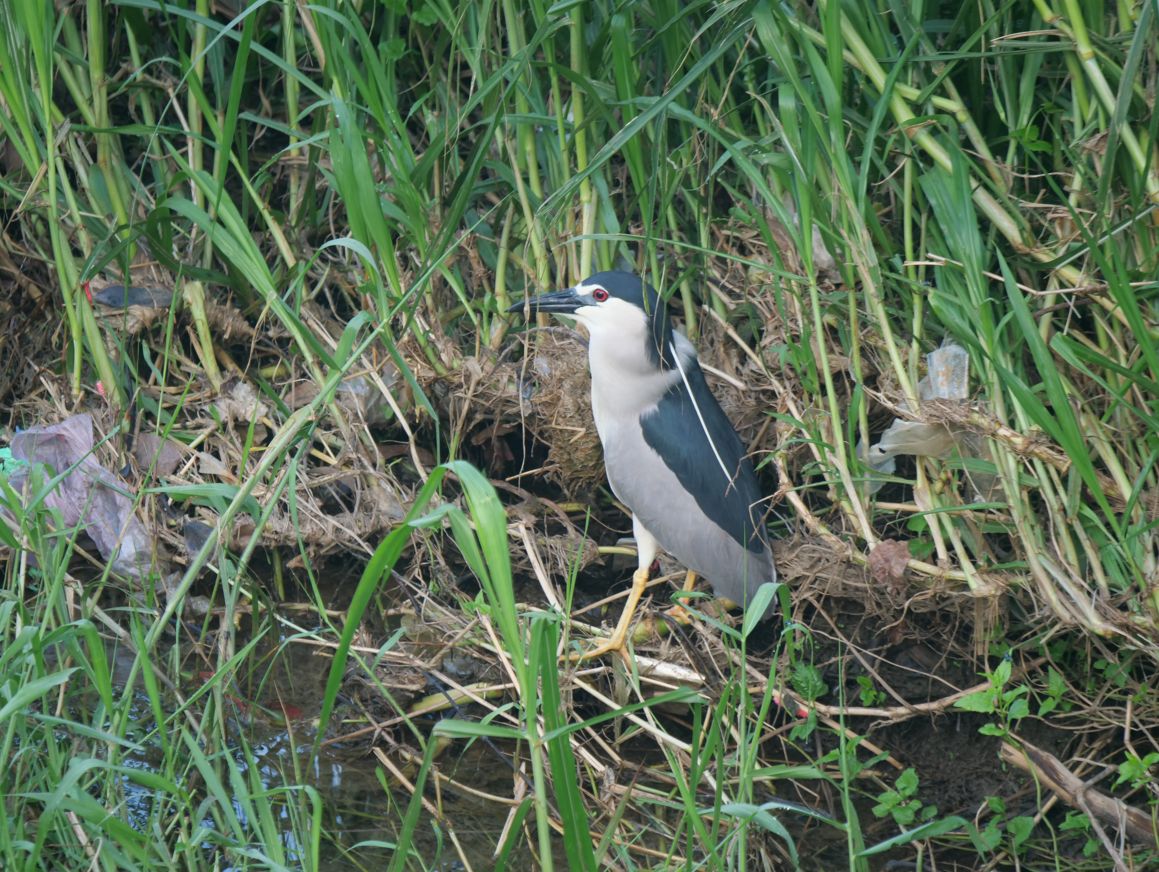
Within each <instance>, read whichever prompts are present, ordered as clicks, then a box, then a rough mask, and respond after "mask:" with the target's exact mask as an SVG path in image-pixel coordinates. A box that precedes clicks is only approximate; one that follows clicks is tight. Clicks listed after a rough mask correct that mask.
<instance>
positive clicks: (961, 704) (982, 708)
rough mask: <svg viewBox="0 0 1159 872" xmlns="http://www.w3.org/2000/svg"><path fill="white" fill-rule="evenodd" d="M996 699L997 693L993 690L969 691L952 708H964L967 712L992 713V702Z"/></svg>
mask: <svg viewBox="0 0 1159 872" xmlns="http://www.w3.org/2000/svg"><path fill="white" fill-rule="evenodd" d="M996 701H997V694H995V692H994V691H993V690H979V691H978V692H977V693H971V694H968V695H966V696H964V697H962V698H961V699H960V700H958V701H957V702H956V703H954V708H960V709H964V710H966V711H968V712H984V713H987V714H989V713H992V712H993V711H994V703H995V702H996Z"/></svg>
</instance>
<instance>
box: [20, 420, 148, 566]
mask: <svg viewBox="0 0 1159 872" xmlns="http://www.w3.org/2000/svg"><path fill="white" fill-rule="evenodd" d="M11 447H12V456H13V458H15V459H17V460H23V461H26V462H27V463H28V464H29V466H31V465H32V464H36V463H46V464H48V465H49V466H50V467H52V469H53V471H54V472H55V473H56V474H57V475H60V474H61V473H64V472H65V471H66V470H68V474H67V475H65V476H64V478H63V479H62V480H61V481H60V482H58V483H57V485H56V487H55V488H54V489H53V490H52V492H51V493H50V494H48V496H47V497H46V498H45V500H44V502H45V505H46V506H47V507H48V508H50V509H51V508H55V509H59V510H60V513H61V515H62V516H63V518H64V526H65V528H66V529H69V528H72V527H76V526H78V525H79V526H80V528H81V529H82V530H83V531H84V532H85V533H87V534H88V535H89V538H91V539H92V540H93V542H95V543H96V546H97V549H98V550H99V551H100V552H101V557H103V558H104V559H105V561H106V562H107V563H109V565H110V566H111V568H112V570H113V572H116V573H117V574H119V575H127V576H130V577H133V578H138V579H140V578H144V577H145V575H146V574H147V573H148V571H149V568H150V566H151V565H152V564H153V537H152V536H150V535H149V532H148V530H146V529H145V525H144V524H142V523H141V522H140V520H138V519H137V516H136V514H135V513H134V512H133V502H132V500H131V499H130V498H129V496H128V494H127V493H126V491H125V487H124V485H123V484H122V483H121V482H119V481H118V480H117V477H116V476H115V475H113V473H111V472H109V471H108V470H107V469H105V468H104V467H102V466H101V465H100V464H99V463H97V462H96V460H94V459H93V457H92V450H93V421H92V418H91V417H90V416H89V415H74V416H73V417H71V418H69V419H67V420H65V421H62V422H61V423H59V424H54V425H52V426H51V427H39V426H37V427H29V428H28V429H27V430H23V431H21V432H19V433H17V434H16V435H15V436H14V437H13V438H12V446H11ZM29 474H30V470H29V469H28V468H24V469H20V470H18V471H17V473H16V474H15V475H14V476H13V477H12V478H11V479H10V480H9V484H11V485H12V487H13V489H14V490H16V491H17V492H18V493H23V492H24V489H25V485H26V484H27V482H28V477H29Z"/></svg>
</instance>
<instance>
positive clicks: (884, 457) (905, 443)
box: [857, 339, 997, 501]
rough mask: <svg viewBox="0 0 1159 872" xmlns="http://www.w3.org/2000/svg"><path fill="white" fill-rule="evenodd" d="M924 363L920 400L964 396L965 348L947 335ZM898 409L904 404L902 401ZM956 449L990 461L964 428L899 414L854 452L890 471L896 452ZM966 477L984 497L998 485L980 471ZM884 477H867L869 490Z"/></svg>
mask: <svg viewBox="0 0 1159 872" xmlns="http://www.w3.org/2000/svg"><path fill="white" fill-rule="evenodd" d="M926 365H927V368H928V370H929V374H928V375H927V376H926V377H925V378H923V379H922V380H921V381H920V382H918V400H919V401H925V400H935V399H939V400H954V401H964V400H966V399H968V398H969V396H970V353H969V352H968V351H966V349H964V348H962V347H961V346H960V345H957V344H955V343H954V342H953V340H950V339H947V340H946V341H945V342H943V343H942V347H941V348H939V349H937V350H936V351H933V352H931V353H930V354H928V355H926ZM902 408H903V409H905V408H906V406H905V404H904V403H903V404H902ZM955 448H957V449H958V452H959V454H960V455H961V456H962V457H973V458H978V459H981V460H990V451H989V447H988V445H987V443H986V441H985V440H983V439H979V438H978V437H977V436H975V434H973V433H970V432H969V431H966V430H963V429H962V428H959V427H950V426H947V425H946V424H922V423H920V422H917V421H903V420H902V419H901V418H894V421H893V423H892V424H891V425H890V427H889V429H888V430H886V431H885V432H884V433H882V434H881V439H880V441H878V442H877V443H876V444H874V445H871V446H870V447H869V450H868V451H867V450H866V449H865V445H864V443H858V445H857V456H858V457H860V458H861V459H862V460H863V461H865V462H866V463H868V464H869V466H870V467H871V468H873V469H874V470H875V471H877V472H880V473H884V474H885V475H892V474H893V473H894V470H895V469H896V466H897V464H896V461H895V460H894V458H896V457H897V456H898V455H899V454H911V455H914V456H915V457H934V458H938V459H940V460H944V459H945V458H947V457H949V456H950V454H951V453H953V451H954V449H955ZM969 477H970V480H971V483H972V484H973V486H974V490H975V492H976V495H977V496H978V497H980V498H981V499H983V500H984V499H988V498H989V496H990V494H991V492H992V491H993V489H994V488H995V486H996V484H997V477H996V476H993V475H986V474H979V473H971V474H969ZM885 481H886V480H885V479H884V478H879V477H877V476H873V477H872V478H870V480H869V481H868V482H867V485H868V489H869V493H870V494H875V493H877V492H878V491H879V490H881V488H882V487H883V486H884V485H885ZM975 501H977V500H975Z"/></svg>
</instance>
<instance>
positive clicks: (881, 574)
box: [869, 539, 910, 592]
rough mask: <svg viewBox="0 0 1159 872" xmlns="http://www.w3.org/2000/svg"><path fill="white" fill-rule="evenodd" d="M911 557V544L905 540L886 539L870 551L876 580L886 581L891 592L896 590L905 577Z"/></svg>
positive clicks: (870, 569) (871, 572)
mask: <svg viewBox="0 0 1159 872" xmlns="http://www.w3.org/2000/svg"><path fill="white" fill-rule="evenodd" d="M909 559H910V553H909V546H908V545H907V544H906V543H905V542H898V541H897V540H896V539H886V540H885V541H884V542H881V543H879V544H878V546H877V547H876V548H874V549H873V550H872V551H871V552H869V571H870V574H871V575H872V576H873V579H874V581H884V582H886V584H887V586H888V588H889V589H890V591H891V592H893V591H896V590H897V589H898V588H899V587H900V584H899V582H901V580H902V579H904V578H905V570H906V566H907V565H908V564H909Z"/></svg>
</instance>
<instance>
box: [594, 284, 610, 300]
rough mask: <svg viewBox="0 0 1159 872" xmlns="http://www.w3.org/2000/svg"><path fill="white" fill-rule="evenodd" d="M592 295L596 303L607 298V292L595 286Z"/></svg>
mask: <svg viewBox="0 0 1159 872" xmlns="http://www.w3.org/2000/svg"><path fill="white" fill-rule="evenodd" d="M592 296H593V297H595V298H596V302H597V303H602V302H603V301H604V300H606V299H607V298H608V292H607V291H605V290H604V289H603V288H596V289H595V290H594V291H592Z"/></svg>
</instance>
